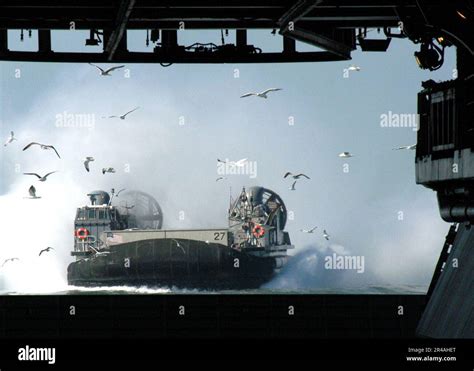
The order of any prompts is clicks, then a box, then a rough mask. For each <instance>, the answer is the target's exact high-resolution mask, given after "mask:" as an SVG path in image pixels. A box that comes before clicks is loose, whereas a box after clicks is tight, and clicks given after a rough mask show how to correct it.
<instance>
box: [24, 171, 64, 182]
mask: <svg viewBox="0 0 474 371" xmlns="http://www.w3.org/2000/svg"><path fill="white" fill-rule="evenodd" d="M54 173H56V171H51V172H50V173H48V174H46V175H45V176H41V175H38V174H36V173H23V175H34V176H36V177H37V178H38V180H39V181H40V182H45V181H46V179H47V178H48V176H50V175H51V174H54Z"/></svg>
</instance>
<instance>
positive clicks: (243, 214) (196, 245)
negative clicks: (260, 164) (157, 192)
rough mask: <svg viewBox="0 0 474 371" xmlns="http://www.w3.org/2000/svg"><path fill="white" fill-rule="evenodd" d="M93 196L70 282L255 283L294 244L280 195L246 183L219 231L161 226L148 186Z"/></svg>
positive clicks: (79, 222)
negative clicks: (143, 189) (144, 189)
mask: <svg viewBox="0 0 474 371" xmlns="http://www.w3.org/2000/svg"><path fill="white" fill-rule="evenodd" d="M88 196H89V198H90V201H91V204H90V205H88V206H84V207H80V208H78V209H77V212H76V218H75V221H74V250H73V251H72V253H71V254H72V255H73V256H75V257H76V261H75V262H73V263H71V264H70V265H69V266H68V282H69V284H71V285H79V286H107V285H130V286H141V285H147V286H169V287H180V288H203V289H244V288H257V287H259V286H261V285H262V284H263V283H265V282H267V281H269V280H270V279H271V278H272V277H273V276H274V275H275V274H277V273H278V272H279V270H280V269H281V268H282V267H283V266H284V265H285V263H286V261H287V259H288V255H287V250H289V249H292V248H294V246H293V245H292V244H291V241H290V236H289V234H288V232H285V231H284V227H285V224H286V219H287V210H286V207H285V204H284V203H283V200H282V199H281V198H280V196H278V194H276V193H275V192H273V191H271V190H269V189H266V188H263V187H251V188H249V189H245V188H244V189H243V190H242V192H241V193H240V195H239V196H238V197H237V199H236V200H235V201H233V202H231V205H230V208H229V215H228V226H227V227H225V228H215V229H181V230H176V229H162V223H163V213H162V210H161V208H160V206H159V204H158V202H157V201H156V200H155V199H154V198H153V197H152V196H150V195H148V194H146V193H144V192H139V191H128V192H127V193H125V194H123V195H121V197H120V200H121V202H120V203H119V204H117V203H116V202H113V201H114V191H113V190H112V192H111V194H109V193H107V192H105V191H94V192H91V193H90V194H88Z"/></svg>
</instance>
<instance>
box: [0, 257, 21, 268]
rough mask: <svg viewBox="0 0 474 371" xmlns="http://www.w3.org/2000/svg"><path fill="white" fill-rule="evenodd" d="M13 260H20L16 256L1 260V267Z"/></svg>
mask: <svg viewBox="0 0 474 371" xmlns="http://www.w3.org/2000/svg"><path fill="white" fill-rule="evenodd" d="M15 260H20V259H18V258H9V259H5V260H4V261H3V264H2V267H3V266H4V265H5V264H7V263H8V262H12V261H15Z"/></svg>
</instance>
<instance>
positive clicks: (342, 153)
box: [339, 152, 354, 158]
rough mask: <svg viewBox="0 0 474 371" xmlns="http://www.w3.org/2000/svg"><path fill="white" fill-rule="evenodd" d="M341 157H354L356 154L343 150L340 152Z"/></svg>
mask: <svg viewBox="0 0 474 371" xmlns="http://www.w3.org/2000/svg"><path fill="white" fill-rule="evenodd" d="M339 157H341V158H349V157H354V155H353V154H352V153H350V152H341V153H339Z"/></svg>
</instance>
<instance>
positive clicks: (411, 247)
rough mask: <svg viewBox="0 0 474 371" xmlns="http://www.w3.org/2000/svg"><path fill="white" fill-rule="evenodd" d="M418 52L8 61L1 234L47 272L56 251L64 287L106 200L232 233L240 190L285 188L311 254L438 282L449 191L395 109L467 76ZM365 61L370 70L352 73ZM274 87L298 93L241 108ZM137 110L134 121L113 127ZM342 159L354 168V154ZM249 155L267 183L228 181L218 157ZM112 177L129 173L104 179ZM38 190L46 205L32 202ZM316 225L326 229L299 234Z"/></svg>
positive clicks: (67, 36)
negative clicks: (424, 86)
mask: <svg viewBox="0 0 474 371" xmlns="http://www.w3.org/2000/svg"><path fill="white" fill-rule="evenodd" d="M86 36H87V33H84V32H79V31H77V32H75V33H72V32H60V33H59V35H58V36H55V37H54V38H53V48H54V49H56V50H70V49H71V48H72V47H73V48H75V49H80V50H89V51H93V50H95V49H94V48H92V49H86V48H85V47H84V46H83V45H84V39H85V38H86ZM231 36H233V32H231ZM9 39H10V40H9V41H10V44H11V49H16V48H18V49H22V50H27V49H29V48H33V47H34V45H35V37H33V38H32V39H31V40H30V39H28V38H25V41H24V42H23V43H21V44H20V43H19V32H10V33H9ZM71 39H72V40H73V41H71ZM219 39H220V35H219V32H218V31H216V32H203V33H202V34H201V37H199V36H197V35H196V34H195V33H192V32H190V34H189V35H188V34H187V33H186V32H184V33H181V34H180V40H183V43H184V44H191V43H193V42H194V41H201V42H208V41H213V42H216V43H217V42H219ZM129 40H130V49H131V50H145V45H144V44H145V36H144V33H137V32H134V33H132V34H131V35H130V36H129ZM249 42H250V43H253V44H255V45H256V46H259V47H262V49H264V51H265V50H275V49H277V48H278V47H279V42H280V38H279V37H274V36H271V35H270V34H269V32H266V31H265V32H252V33H251V34H250V35H249ZM74 43H75V44H74ZM303 49H304V50H308V49H309V48H308V47H307V46H301V50H303ZM416 49H417V46H415V45H413V44H411V42H409V41H400V40H393V41H392V44H391V46H390V49H389V51H388V52H387V53H361V52H359V51H358V52H355V53H353V61H349V62H330V63H300V64H248V65H246V64H240V65H233V64H227V65H179V64H176V65H172V66H171V67H167V68H164V67H161V66H160V65H153V64H127V66H126V69H123V70H119V71H116V72H115V73H114V75H113V76H112V77H101V76H99V75H98V73H97V70H96V69H95V68H94V67H92V66H89V65H87V64H85V63H84V64H76V63H65V64H58V63H19V62H18V63H17V62H0V73H1V80H0V89H1V91H0V94H1V97H0V98H1V105H0V135H1V138H2V140H5V139H6V138H7V137H8V134H9V132H10V130H14V131H15V134H16V136H17V138H18V141H17V142H14V143H13V144H11V145H9V146H7V147H2V148H1V151H0V156H1V157H0V165H1V177H0V208H1V210H2V215H1V216H0V230H2V233H4V234H7V235H8V237H6V238H3V239H2V242H1V248H0V259H4V258H7V257H10V256H12V255H14V256H21V257H23V258H24V259H23V260H28V259H30V260H29V261H30V262H31V264H33V262H34V261H37V260H34V259H38V258H37V257H36V255H37V253H36V251H37V250H39V249H40V248H43V247H44V246H46V245H48V246H55V248H56V249H57V251H56V253H55V254H54V256H50V257H48V258H46V259H44V261H45V262H46V261H47V262H48V264H49V265H47V267H48V269H49V271H50V272H54V274H55V276H54V277H56V276H59V277H62V279H63V278H64V276H65V271H66V266H67V263H68V262H69V261H72V258H71V257H70V256H69V252H70V250H71V249H72V246H73V237H72V235H73V219H74V213H75V209H76V207H78V206H81V205H83V204H86V203H87V201H88V200H87V197H86V193H87V192H88V191H91V190H93V189H104V190H107V191H108V190H110V188H112V187H115V188H127V189H132V188H137V189H141V190H144V191H146V192H149V193H151V194H152V195H153V196H154V197H155V198H156V199H157V200H158V202H159V203H160V204H161V207H162V209H163V212H164V219H165V220H164V227H165V228H184V227H186V228H202V227H221V226H226V225H227V220H226V216H227V208H228V203H229V192H230V187H231V188H232V194H233V195H234V196H235V195H237V194H238V192H239V191H240V189H241V187H242V186H252V185H262V186H265V187H267V188H270V189H272V190H274V191H276V192H277V193H279V194H280V195H281V197H282V198H283V200H284V201H285V203H286V205H287V208H288V209H289V210H290V211H291V213H292V215H293V216H294V217H293V218H292V220H291V218H290V220H289V222H288V224H287V227H286V229H287V230H288V231H289V232H290V235H291V239H292V242H293V244H295V245H296V247H297V250H300V251H301V249H304V248H307V247H318V248H322V249H326V248H328V246H329V247H330V246H331V245H332V244H334V245H335V246H339V247H340V246H342V247H343V248H344V251H346V252H348V253H350V254H353V255H363V256H365V264H366V273H365V276H364V277H365V280H366V281H370V282H371V283H374V284H416V285H427V284H428V283H429V280H430V278H431V275H432V272H433V269H434V266H435V263H436V261H437V259H438V256H439V252H440V250H441V247H442V244H443V241H444V236H445V234H446V233H447V231H448V228H449V225H448V224H447V223H444V222H443V221H442V220H441V218H440V217H439V212H438V208H437V202H436V197H435V193H434V192H432V191H431V190H428V189H425V188H423V187H422V186H419V185H416V184H415V166H414V152H413V151H393V150H392V148H394V147H398V146H400V145H409V144H414V143H415V142H416V132H415V131H414V130H413V129H411V128H382V127H381V125H380V121H381V115H383V114H388V112H389V111H391V112H392V113H396V114H414V113H416V94H417V92H418V91H419V90H420V89H421V84H420V83H421V81H423V80H426V79H429V78H432V79H434V80H446V79H451V78H452V73H453V68H454V67H455V60H454V49H451V50H448V52H447V56H446V62H445V65H444V67H443V68H442V69H441V70H440V71H437V72H435V73H429V72H426V71H422V70H420V69H419V68H418V66H417V65H416V63H415V60H414V58H413V52H414V51H415V50H416ZM148 50H150V49H148ZM352 63H353V64H356V65H358V66H360V67H361V71H360V72H351V73H350V75H349V77H348V78H347V77H344V69H345V68H347V67H348V66H349V65H350V64H352ZM18 72H20V74H21V76H20V77H19V78H18ZM236 73H238V77H237V78H236ZM128 74H129V77H128ZM269 87H279V88H282V89H283V90H282V91H279V92H276V93H270V96H269V99H267V100H263V99H260V98H256V97H250V98H245V99H241V98H239V97H240V95H242V94H243V93H246V92H248V91H261V90H264V89H266V88H269ZM136 106H140V109H139V110H137V111H136V112H134V113H132V114H131V115H130V116H129V117H127V120H125V121H121V120H112V119H103V118H101V117H102V116H108V115H112V114H115V115H116V114H123V113H125V112H127V111H129V110H130V109H132V108H134V107H136ZM65 111H66V112H67V113H70V114H77V115H82V116H81V117H92V118H93V120H92V122H91V127H80V126H81V125H79V124H78V123H77V121H76V122H75V124H74V125H73V126H75V127H58V125H57V124H58V123H57V118H58V116H57V115H62V114H63V112H65ZM289 122H293V123H294V124H293V125H290V124H289ZM30 141H39V142H43V143H47V144H54V145H55V146H57V148H58V150H59V153H60V154H61V157H62V158H61V159H58V158H56V156H55V155H54V153H52V152H49V151H41V150H40V149H39V148H32V149H29V150H28V151H25V152H23V151H21V149H22V148H23V146H24V145H25V144H27V143H29V142H30ZM342 151H350V152H351V153H353V154H354V155H355V157H353V158H351V159H348V160H344V159H340V158H339V157H338V156H337V155H338V154H339V153H340V152H342ZM85 156H94V157H95V159H96V161H95V162H93V163H91V172H90V173H86V172H85V170H84V168H83V165H82V159H83V158H84V157H85ZM244 157H245V158H248V159H249V161H251V162H252V163H255V164H256V166H257V173H256V175H257V176H256V177H255V178H250V177H249V176H248V175H229V176H228V179H227V180H225V181H222V182H218V183H216V182H215V179H216V177H217V176H218V175H217V168H216V158H228V159H230V160H238V159H241V158H244ZM344 164H349V171H348V172H347V173H346V172H344V171H343V166H344ZM104 166H113V167H115V168H116V169H117V173H116V174H106V175H102V173H101V172H100V169H101V168H102V167H104ZM53 170H58V171H59V172H58V173H57V174H53V175H52V176H51V177H50V179H49V180H48V181H47V182H46V183H44V184H42V183H38V182H37V181H36V180H35V179H34V178H32V177H28V176H24V175H22V173H23V172H24V171H34V172H39V173H46V172H49V171H53ZM128 170H129V171H128ZM286 171H293V172H304V173H306V174H308V175H309V176H310V177H311V180H310V181H305V180H303V181H301V182H298V183H297V185H296V188H297V189H296V191H290V190H289V189H288V188H289V186H290V185H291V182H290V181H287V180H283V179H282V176H283V174H284V173H285V172H286ZM31 184H35V186H36V188H37V190H38V194H39V195H40V196H42V197H43V198H42V199H40V200H25V199H23V197H24V196H27V190H28V187H29V186H30V185H31ZM180 212H181V215H184V220H180V218H179V215H180ZM400 212H403V220H399V216H400ZM314 225H317V226H318V227H319V228H318V233H317V234H314V235H307V234H303V233H301V232H299V229H301V228H310V227H312V226H314ZM323 229H327V231H328V232H329V233H330V234H331V236H332V239H331V242H330V243H327V242H326V241H325V240H324V238H322V235H321V233H320V232H321V231H322V230H323ZM293 253H294V252H293ZM33 256H35V257H34V258H33ZM44 264H46V263H44ZM33 265H34V266H35V267H37V265H36V264H33ZM53 268H54V269H53ZM9 269H13V268H9ZM29 269H31V265H30V266H29ZM35 269H45V268H35ZM10 273H11V274H10V278H8V277H7V280H9V281H12V280H14V279H13V278H11V276H12V275H13V276H14V274H15V273H14V272H13V273H12V272H10ZM51 274H52V273H51Z"/></svg>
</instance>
